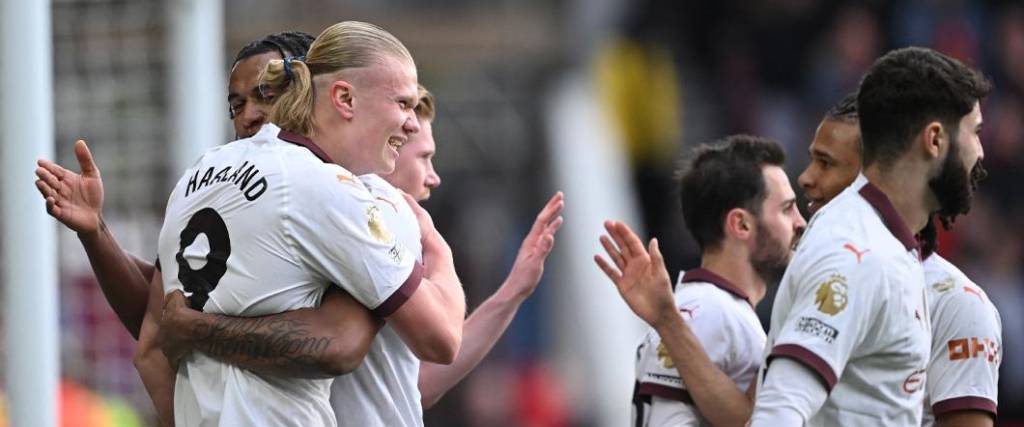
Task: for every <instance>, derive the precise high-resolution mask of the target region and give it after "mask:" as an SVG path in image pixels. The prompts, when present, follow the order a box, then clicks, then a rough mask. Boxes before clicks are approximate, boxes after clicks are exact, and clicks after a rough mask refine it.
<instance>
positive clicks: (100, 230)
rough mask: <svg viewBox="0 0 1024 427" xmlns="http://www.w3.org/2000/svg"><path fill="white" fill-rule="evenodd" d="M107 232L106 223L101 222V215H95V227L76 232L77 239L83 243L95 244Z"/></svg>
mask: <svg viewBox="0 0 1024 427" xmlns="http://www.w3.org/2000/svg"><path fill="white" fill-rule="evenodd" d="M106 232H107V223H106V222H104V221H103V216H102V215H96V225H95V226H94V227H87V228H85V229H83V230H81V231H77V234H78V239H79V240H81V241H82V242H83V243H89V242H95V241H96V240H98V239H99V238H100V237H102V236H103V234H105V233H106Z"/></svg>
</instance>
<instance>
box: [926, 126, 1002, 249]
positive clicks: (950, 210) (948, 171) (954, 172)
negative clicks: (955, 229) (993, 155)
mask: <svg viewBox="0 0 1024 427" xmlns="http://www.w3.org/2000/svg"><path fill="white" fill-rule="evenodd" d="M986 175H988V173H987V172H986V171H985V168H984V167H983V166H982V165H981V160H978V161H977V162H976V163H975V164H974V166H973V167H971V170H970V171H968V170H967V167H966V166H964V164H963V162H962V161H960V142H959V141H958V140H957V139H956V138H955V137H952V138H950V145H949V152H948V153H946V160H945V162H943V164H942V170H941V171H939V175H938V176H936V177H935V178H932V179H931V180H929V181H928V187H930V188H931V190H932V193H933V194H935V198H936V199H937V200H938V201H939V210H938V211H937V212H936V213H937V214H938V216H939V220H941V221H942V226H943V228H945V229H946V230H949V229H950V228H952V226H953V222H954V221H956V217H957V216H958V215H963V214H966V213H967V212H970V210H971V199H972V198H973V197H974V191H975V190H977V189H978V182H980V181H981V180H982V179H984V178H985V176H986Z"/></svg>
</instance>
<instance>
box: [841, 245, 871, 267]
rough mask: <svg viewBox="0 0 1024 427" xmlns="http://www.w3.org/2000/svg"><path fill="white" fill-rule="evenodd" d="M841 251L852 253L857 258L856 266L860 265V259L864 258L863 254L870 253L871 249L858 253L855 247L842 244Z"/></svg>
mask: <svg viewBox="0 0 1024 427" xmlns="http://www.w3.org/2000/svg"><path fill="white" fill-rule="evenodd" d="M843 249H846V250H848V251H850V252H853V254H854V255H856V256H857V264H860V261H861V259H863V258H864V254H866V253H868V252H871V249H864V250H863V251H858V250H857V247H856V246H853V245H852V244H850V243H847V244H844V245H843Z"/></svg>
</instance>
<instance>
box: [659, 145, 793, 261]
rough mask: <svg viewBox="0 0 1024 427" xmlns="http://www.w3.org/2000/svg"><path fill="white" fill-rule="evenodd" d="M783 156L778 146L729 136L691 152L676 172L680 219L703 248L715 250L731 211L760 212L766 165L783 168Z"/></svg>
mask: <svg viewBox="0 0 1024 427" xmlns="http://www.w3.org/2000/svg"><path fill="white" fill-rule="evenodd" d="M785 161H786V155H785V153H783V151H782V146H781V145H779V143H778V142H776V141H774V140H770V139H766V138H760V137H756V136H750V135H733V136H729V137H726V138H724V139H722V140H719V141H715V142H713V143H710V144H704V145H701V146H699V147H697V148H695V149H694V150H693V154H692V157H691V158H690V160H689V161H687V162H686V163H685V165H684V167H683V169H682V171H681V172H680V174H679V181H680V191H679V196H680V197H679V198H680V202H681V204H682V208H683V219H684V220H685V221H686V227H687V229H689V230H690V234H692V235H693V237H694V238H695V239H696V240H697V244H698V245H700V247H701V250H705V249H708V248H714V247H716V246H718V245H719V244H720V243H721V241H722V239H723V238H724V237H725V229H724V226H723V222H724V221H725V216H726V214H728V213H729V211H730V210H732V209H735V208H741V209H746V210H747V211H750V212H751V213H752V214H754V215H755V216H757V215H760V214H761V204H762V203H763V202H764V199H765V197H766V195H767V194H766V191H765V183H764V173H763V171H762V168H763V167H764V166H769V165H770V166H780V167H781V166H782V165H783V164H784V163H785Z"/></svg>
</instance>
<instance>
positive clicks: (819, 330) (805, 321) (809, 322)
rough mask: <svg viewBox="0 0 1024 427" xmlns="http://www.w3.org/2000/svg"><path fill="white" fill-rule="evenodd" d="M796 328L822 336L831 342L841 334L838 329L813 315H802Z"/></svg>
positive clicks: (799, 330)
mask: <svg viewBox="0 0 1024 427" xmlns="http://www.w3.org/2000/svg"><path fill="white" fill-rule="evenodd" d="M796 330H797V331H798V332H803V333H805V334H809V335H813V336H816V337H818V338H821V339H823V340H825V342H827V343H829V344H832V343H833V342H834V341H835V340H836V337H838V336H839V330H838V329H836V328H834V327H832V325H829V324H828V323H825V322H822V321H820V320H818V319H815V318H813V317H801V318H800V322H798V323H797V324H796Z"/></svg>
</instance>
